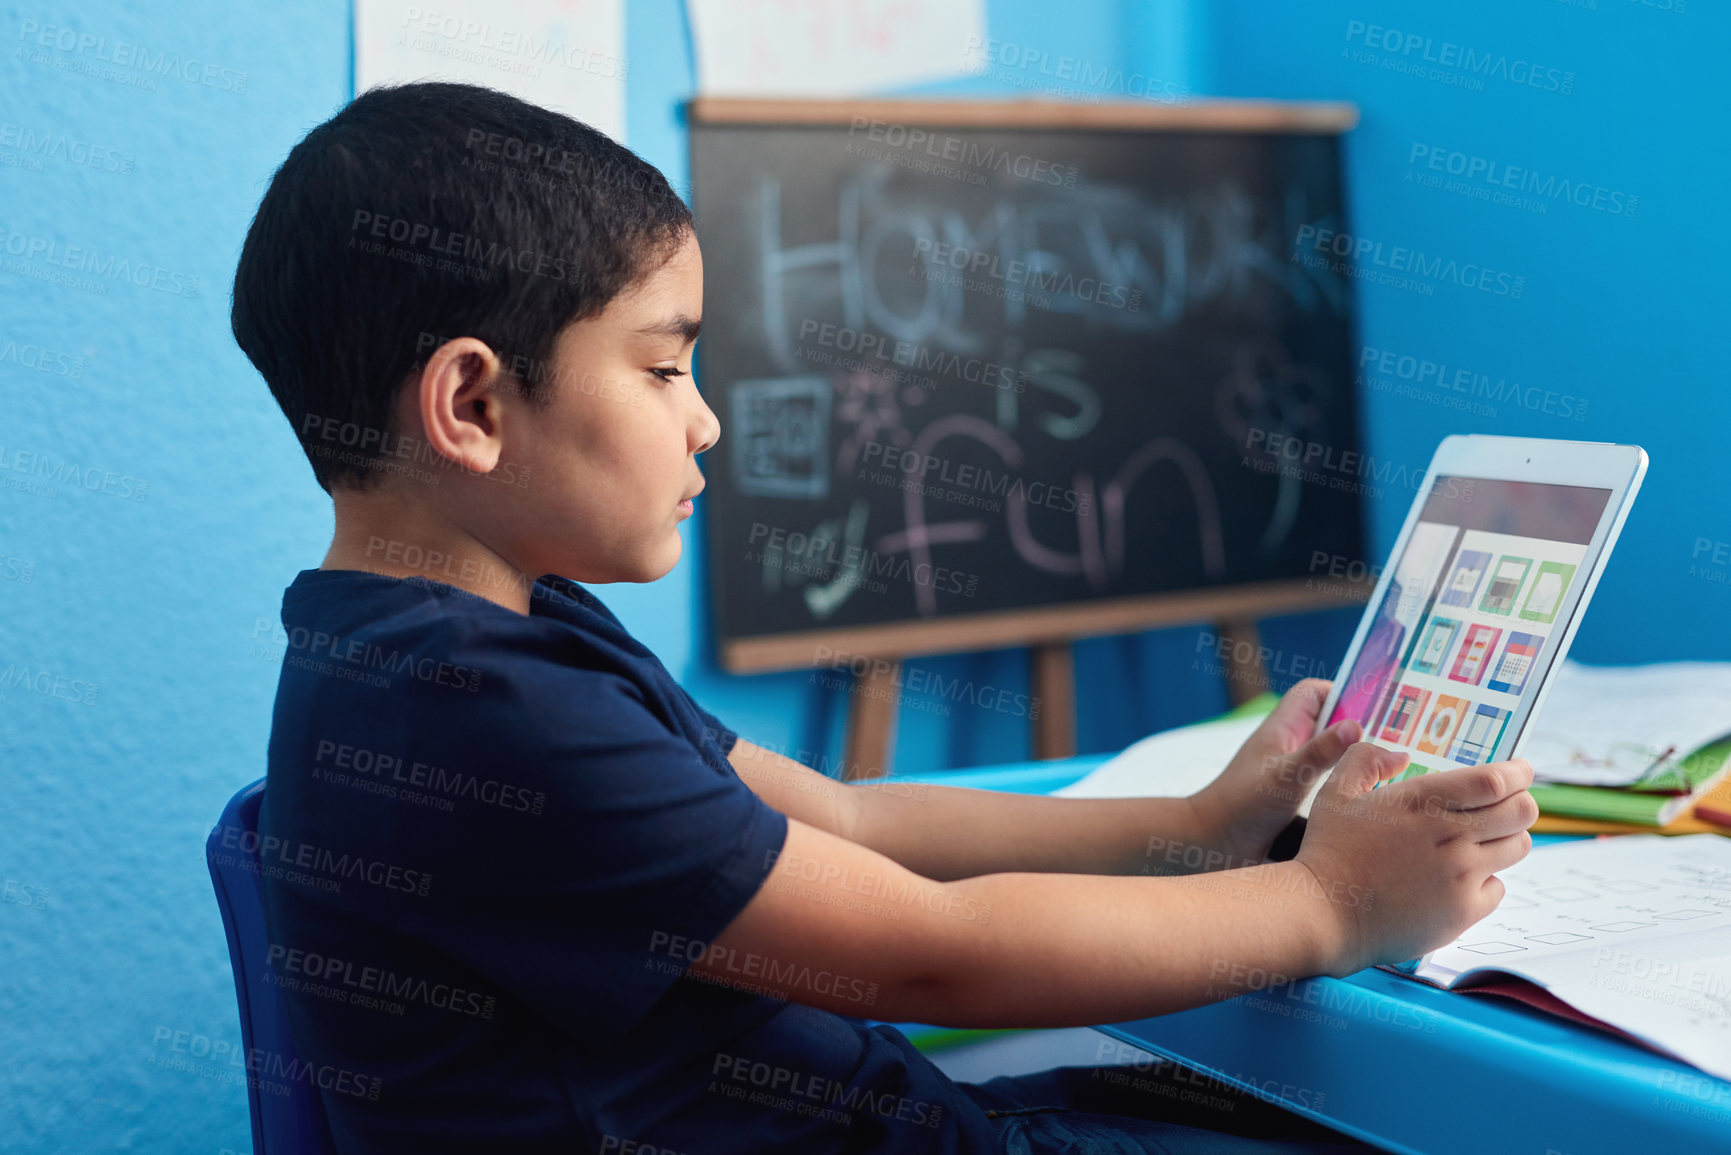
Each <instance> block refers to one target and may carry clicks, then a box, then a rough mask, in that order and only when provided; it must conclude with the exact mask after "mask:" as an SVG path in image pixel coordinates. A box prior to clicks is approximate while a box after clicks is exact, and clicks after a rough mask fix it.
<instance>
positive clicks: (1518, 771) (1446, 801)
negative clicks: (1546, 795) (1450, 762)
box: [1423, 758, 1533, 810]
mask: <svg viewBox="0 0 1731 1155" xmlns="http://www.w3.org/2000/svg"><path fill="white" fill-rule="evenodd" d="M1423 781H1424V783H1425V786H1426V788H1427V789H1429V790H1431V791H1433V792H1434V793H1435V794H1436V796H1437V799H1438V801H1439V802H1440V803H1442V804H1443V805H1444V806H1446V807H1447V808H1448V809H1450V810H1477V809H1479V808H1480V807H1484V806H1494V805H1495V804H1496V803H1498V802H1501V801H1502V800H1503V799H1505V798H1507V797H1509V796H1510V795H1511V794H1515V793H1518V792H1519V791H1522V790H1525V789H1526V788H1527V787H1529V786H1531V785H1532V784H1533V766H1532V763H1530V762H1528V761H1527V760H1526V759H1525V758H1514V759H1510V760H1509V761H1506V762H1487V763H1485V764H1484V765H1483V766H1465V767H1462V768H1461V769H1459V770H1450V771H1449V772H1448V773H1446V774H1427V775H1425V776H1424V779H1423Z"/></svg>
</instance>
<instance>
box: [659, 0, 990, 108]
mask: <svg viewBox="0 0 1731 1155" xmlns="http://www.w3.org/2000/svg"><path fill="white" fill-rule="evenodd" d="M687 11H689V12H690V14H691V38H692V40H693V42H694V43H695V44H696V46H697V88H698V91H699V92H702V93H705V94H707V95H711V96H860V95H865V94H868V93H881V92H886V91H889V90H892V89H895V88H899V87H903V86H906V85H910V84H920V83H924V82H926V81H931V80H945V79H950V78H954V77H956V76H960V75H965V74H969V73H976V72H979V71H981V70H982V69H983V68H984V67H985V60H984V57H983V56H982V55H981V53H980V51H979V46H980V45H981V44H982V42H983V41H984V38H985V28H986V14H985V3H984V0H687Z"/></svg>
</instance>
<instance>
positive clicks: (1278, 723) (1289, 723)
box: [1263, 678, 1333, 737]
mask: <svg viewBox="0 0 1731 1155" xmlns="http://www.w3.org/2000/svg"><path fill="white" fill-rule="evenodd" d="M1331 685H1333V683H1331V682H1329V681H1327V680H1326V679H1323V678H1305V679H1304V680H1303V681H1301V682H1296V683H1294V684H1293V686H1292V688H1291V689H1289V690H1287V691H1286V693H1284V694H1282V695H1281V697H1280V701H1278V702H1276V703H1275V705H1274V709H1273V710H1272V711H1271V712H1270V713H1269V715H1268V718H1267V719H1266V720H1265V721H1264V723H1263V724H1264V725H1265V726H1268V727H1270V728H1272V729H1273V730H1275V731H1276V732H1278V733H1281V734H1288V735H1292V736H1294V737H1297V736H1300V735H1304V734H1309V733H1310V732H1311V731H1312V730H1314V729H1316V716H1317V715H1318V714H1320V713H1321V712H1322V704H1323V702H1324V701H1326V700H1327V699H1328V690H1329V687H1330V686H1331Z"/></svg>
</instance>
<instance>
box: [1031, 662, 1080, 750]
mask: <svg viewBox="0 0 1731 1155" xmlns="http://www.w3.org/2000/svg"><path fill="white" fill-rule="evenodd" d="M1029 682H1030V683H1031V684H1030V686H1029V690H1030V691H1031V693H1030V694H1029V698H1030V699H1031V708H1030V710H1029V714H1030V716H1031V718H1032V725H1033V734H1032V738H1033V747H1034V757H1035V758H1069V757H1071V756H1072V755H1074V754H1075V753H1076V653H1075V650H1074V649H1072V648H1071V646H1070V643H1069V642H1051V643H1048V644H1046V645H1043V646H1035V647H1034V654H1033V669H1032V671H1031V673H1030V676H1029Z"/></svg>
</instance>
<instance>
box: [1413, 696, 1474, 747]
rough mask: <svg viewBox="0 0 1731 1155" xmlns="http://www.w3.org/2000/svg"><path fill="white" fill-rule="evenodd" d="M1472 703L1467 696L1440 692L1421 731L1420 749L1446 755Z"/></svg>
mask: <svg viewBox="0 0 1731 1155" xmlns="http://www.w3.org/2000/svg"><path fill="white" fill-rule="evenodd" d="M1470 705H1471V703H1470V702H1468V701H1467V700H1466V699H1465V698H1456V697H1454V696H1453V695H1451V694H1438V695H1437V696H1436V705H1435V706H1434V707H1432V709H1431V712H1430V717H1429V718H1426V719H1425V723H1424V728H1423V729H1422V730H1420V731H1419V735H1418V748H1419V750H1420V751H1422V752H1423V753H1426V754H1441V755H1443V756H1445V757H1446V756H1447V755H1448V752H1449V745H1450V743H1452V742H1453V741H1454V740H1455V734H1456V733H1457V732H1458V731H1459V730H1460V728H1461V719H1462V718H1464V717H1466V712H1467V707H1468V706H1470Z"/></svg>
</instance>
